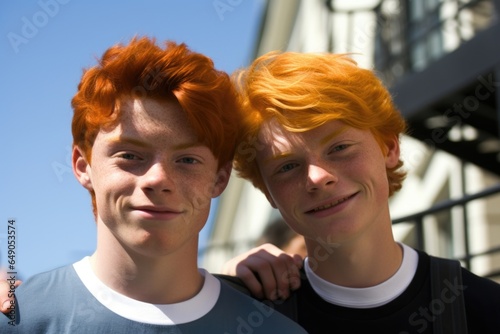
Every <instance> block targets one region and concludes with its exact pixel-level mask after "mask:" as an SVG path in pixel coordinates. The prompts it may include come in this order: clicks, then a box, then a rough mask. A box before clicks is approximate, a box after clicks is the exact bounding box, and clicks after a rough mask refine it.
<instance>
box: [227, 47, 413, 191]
mask: <svg viewBox="0 0 500 334" xmlns="http://www.w3.org/2000/svg"><path fill="white" fill-rule="evenodd" d="M233 80H234V81H235V83H236V86H237V88H238V91H239V94H240V99H241V101H240V102H241V104H242V106H243V109H244V113H245V117H244V125H243V130H242V139H241V140H240V145H239V146H238V149H237V151H236V154H235V162H234V167H235V170H236V171H237V172H238V174H239V176H241V177H243V178H245V179H248V180H250V181H251V182H252V183H253V185H254V186H255V187H257V188H258V189H260V190H261V191H263V192H264V193H267V189H266V187H265V184H264V181H263V179H262V175H261V173H260V170H259V167H258V165H257V163H256V159H255V152H256V150H258V149H259V145H262V144H259V143H258V141H257V136H258V133H259V130H260V127H261V125H262V123H263V122H266V121H268V120H270V119H275V120H276V121H277V122H279V124H281V125H282V126H283V127H284V128H285V129H286V130H288V131H291V132H303V131H308V130H312V129H314V128H317V127H319V126H321V125H323V124H325V123H326V122H329V121H333V120H340V121H342V122H344V123H345V124H347V125H349V126H351V127H354V128H357V129H362V130H370V131H371V132H372V133H373V135H374V136H375V139H376V140H377V142H378V143H379V145H380V147H381V148H382V149H383V150H384V149H385V146H384V143H388V142H389V141H390V140H392V139H393V138H394V137H397V138H398V139H399V135H400V134H402V133H404V132H405V131H406V123H405V121H404V119H403V118H402V116H401V114H400V113H399V111H398V110H397V109H396V107H395V106H394V104H393V102H392V99H391V96H390V94H389V92H388V91H387V89H386V88H385V86H384V85H383V84H382V82H381V81H380V80H379V79H378V78H377V77H376V75H375V74H374V73H373V71H370V70H366V69H362V68H360V67H358V66H357V64H356V62H355V61H354V60H352V59H351V58H350V57H348V55H345V54H312V53H294V52H285V53H279V52H270V53H268V54H266V55H264V56H261V57H260V58H258V59H256V60H255V61H254V62H253V64H252V65H251V66H250V67H249V68H248V69H246V70H241V71H238V72H235V73H234V74H233ZM384 153H385V152H384ZM402 166H403V162H402V160H399V163H398V165H397V166H396V167H395V168H391V169H388V170H387V175H388V179H389V193H390V195H392V194H393V193H394V192H396V191H398V190H399V189H400V188H401V185H402V182H403V180H404V178H405V176H406V173H405V172H404V171H401V170H399V169H400V167H402Z"/></svg>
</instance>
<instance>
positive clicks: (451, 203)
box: [392, 184, 500, 277]
mask: <svg viewBox="0 0 500 334" xmlns="http://www.w3.org/2000/svg"><path fill="white" fill-rule="evenodd" d="M496 194H500V184H497V185H495V186H493V187H490V188H487V189H485V190H483V191H480V192H478V193H475V194H472V195H465V196H463V197H462V198H459V199H449V200H445V201H442V202H440V203H437V204H436V205H434V206H432V207H430V208H428V209H426V210H423V211H420V212H417V213H413V214H410V215H407V216H404V217H400V218H397V219H393V221H392V223H393V224H400V223H408V222H412V223H413V224H414V226H415V232H416V244H417V245H416V248H418V249H421V250H424V248H425V239H424V228H423V223H424V219H425V218H426V217H428V216H431V215H435V214H437V213H440V212H444V211H449V210H451V209H452V208H454V207H457V206H458V207H462V208H464V209H465V207H466V205H467V204H469V203H470V202H471V201H474V200H478V199H485V198H486V197H489V196H493V195H496ZM468 227H469V222H468V217H467V215H464V224H463V228H464V233H463V235H464V236H465V254H464V255H463V256H460V257H456V259H457V260H460V261H462V263H463V264H464V266H465V267H466V268H470V263H471V260H472V259H474V258H476V257H479V256H485V255H491V254H496V253H498V254H500V240H499V245H498V246H495V247H492V248H490V249H488V250H485V251H483V252H478V253H470V251H469V240H468V236H469V232H468ZM483 276H486V277H493V276H500V268H498V269H496V270H494V271H492V272H490V273H488V274H487V275H483Z"/></svg>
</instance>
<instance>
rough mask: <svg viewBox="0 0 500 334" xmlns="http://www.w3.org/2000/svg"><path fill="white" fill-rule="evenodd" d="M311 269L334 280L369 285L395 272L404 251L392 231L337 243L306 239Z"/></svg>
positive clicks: (341, 282) (387, 277)
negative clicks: (369, 238) (330, 243)
mask: <svg viewBox="0 0 500 334" xmlns="http://www.w3.org/2000/svg"><path fill="white" fill-rule="evenodd" d="M306 243H307V249H308V254H309V265H310V267H311V269H312V270H313V271H314V272H315V273H316V274H317V275H318V276H320V277H321V278H323V279H324V280H326V281H329V282H331V283H334V284H337V285H341V286H345V287H351V288H366V287H371V286H375V285H378V284H380V283H382V282H384V281H386V280H387V279H389V278H390V277H391V276H393V275H394V274H395V273H396V272H397V270H398V269H399V267H400V266H401V263H402V260H403V251H402V249H401V247H400V246H399V245H398V244H397V243H396V242H395V241H394V239H393V236H392V233H391V232H390V233H380V235H378V236H375V237H374V236H371V240H367V238H359V239H358V240H351V241H348V242H343V243H336V244H335V245H333V244H332V245H328V244H324V243H318V242H316V241H314V240H310V239H309V240H306Z"/></svg>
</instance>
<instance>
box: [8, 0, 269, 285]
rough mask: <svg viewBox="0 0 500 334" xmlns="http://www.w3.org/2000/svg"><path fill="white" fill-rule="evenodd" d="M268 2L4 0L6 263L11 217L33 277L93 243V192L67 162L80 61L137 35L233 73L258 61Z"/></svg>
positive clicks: (22, 260)
mask: <svg viewBox="0 0 500 334" xmlns="http://www.w3.org/2000/svg"><path fill="white" fill-rule="evenodd" d="M263 4H264V1H262V0H220V1H218V0H216V1H214V0H146V1H139V0H137V1H131V0H128V1H127V0H123V1H118V0H114V1H97V0H91V1H87V0H85V1H84V0H39V1H34V0H30V1H2V2H1V4H0V41H1V42H0V43H1V45H0V66H1V70H0V73H1V82H2V84H1V89H0V106H1V107H0V108H1V109H0V110H1V114H0V142H1V145H2V154H1V158H0V163H1V165H0V166H1V167H0V171H1V173H0V260H1V262H0V265H1V266H5V265H6V264H7V263H6V261H7V231H8V220H9V219H15V221H16V223H15V228H16V249H15V251H16V267H15V269H16V271H17V272H18V276H19V277H20V278H22V279H26V278H28V277H29V276H31V275H33V274H35V273H39V272H42V271H45V270H49V269H52V268H55V267H58V266H62V265H65V264H68V263H72V262H74V261H76V260H78V259H80V258H82V257H83V256H85V255H90V254H91V253H92V251H93V249H94V248H95V225H94V220H93V217H92V213H91V204H90V197H89V195H88V193H87V192H86V190H84V189H83V188H82V187H81V186H80V184H78V183H77V181H76V180H75V178H74V176H73V174H72V172H71V165H70V148H71V141H72V140H71V132H70V123H71V117H72V110H71V106H70V100H71V98H72V96H73V95H74V93H75V91H76V87H77V84H78V82H79V80H80V76H81V74H82V69H83V68H85V67H89V66H92V65H94V64H95V59H96V57H99V56H100V55H101V54H102V53H103V51H104V50H105V49H107V48H108V47H109V46H111V45H113V44H115V43H117V42H127V41H129V40H130V38H131V37H133V36H134V35H148V36H154V37H156V38H157V39H158V40H159V41H162V40H166V39H170V40H175V41H178V42H185V43H186V44H188V46H189V47H190V48H191V49H193V50H195V51H198V52H201V53H204V54H206V55H208V56H210V57H211V58H212V59H213V60H214V62H215V64H216V67H217V68H219V69H221V70H224V71H227V72H232V71H234V70H235V69H237V68H239V67H242V66H246V65H248V63H249V62H250V61H251V60H252V59H251V56H252V54H253V49H254V47H255V43H256V37H257V34H258V30H259V25H260V22H261V16H262V9H263Z"/></svg>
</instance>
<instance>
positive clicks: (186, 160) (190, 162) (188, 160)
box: [179, 157, 199, 164]
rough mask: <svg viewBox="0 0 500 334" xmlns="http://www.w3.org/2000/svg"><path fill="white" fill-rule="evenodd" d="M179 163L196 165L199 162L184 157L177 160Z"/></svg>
mask: <svg viewBox="0 0 500 334" xmlns="http://www.w3.org/2000/svg"><path fill="white" fill-rule="evenodd" d="M179 162H182V163H185V164H196V163H198V162H199V161H198V160H196V159H195V158H191V157H185V158H181V159H179Z"/></svg>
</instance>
